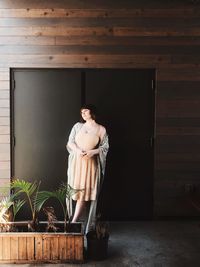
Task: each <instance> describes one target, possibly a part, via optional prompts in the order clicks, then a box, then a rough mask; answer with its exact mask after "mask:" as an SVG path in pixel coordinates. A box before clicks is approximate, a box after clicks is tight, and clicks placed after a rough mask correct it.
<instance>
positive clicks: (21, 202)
mask: <svg viewBox="0 0 200 267" xmlns="http://www.w3.org/2000/svg"><path fill="white" fill-rule="evenodd" d="M25 203H26V201H25V200H20V199H18V200H16V201H14V202H13V219H15V217H16V215H17V213H18V212H19V210H20V209H21V207H22V206H23V205H24V204H25Z"/></svg>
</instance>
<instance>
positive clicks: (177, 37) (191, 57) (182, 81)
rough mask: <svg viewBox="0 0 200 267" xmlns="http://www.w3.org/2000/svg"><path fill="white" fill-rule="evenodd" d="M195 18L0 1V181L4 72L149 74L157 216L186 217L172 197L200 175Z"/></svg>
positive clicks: (189, 12)
mask: <svg viewBox="0 0 200 267" xmlns="http://www.w3.org/2000/svg"><path fill="white" fill-rule="evenodd" d="M199 16H200V9H199V6H198V5H195V1H184V3H180V1H178V0H177V1H166V2H165V3H163V2H162V1H160V2H159V1H139V0H136V1H131V0H125V1H96V0H94V1H81V0H56V1H53V0H48V1H36V2H35V1H30V0H15V1H11V0H7V1H0V24H1V27H0V178H1V179H3V180H4V179H8V181H9V178H10V167H9V166H10V139H9V135H10V120H9V116H10V112H9V109H10V99H9V96H10V93H9V90H10V81H9V79H10V68H15V67H16V68H17V67H19V68H145V69H146V68H153V69H156V79H157V84H156V85H157V86H156V114H155V117H156V119H155V122H156V129H155V136H156V141H155V153H156V155H155V158H156V162H155V172H154V173H155V181H156V184H155V192H154V193H155V214H162V215H163V214H165V211H166V214H168V215H169V214H170V212H171V214H173V215H174V214H176V212H178V214H182V215H184V214H189V211H186V209H190V207H189V206H187V205H186V204H185V203H184V201H183V200H180V199H177V198H176V196H177V197H183V196H184V192H183V191H181V188H182V187H183V186H184V183H185V182H188V181H189V179H191V182H195V183H196V182H197V177H198V175H199V174H200V170H199V156H198V155H199V153H198V151H199V149H200V145H199V141H198V139H199V135H200V127H199V125H200V124H199V123H200V121H199V118H200V108H199V106H200V90H199V88H200V87H199V86H200V65H199V60H200V56H199V54H200V50H199V47H200V20H199ZM165 174H166V176H165ZM163 177H165V180H164V182H163V179H164V178H163ZM171 180H173V181H174V182H175V183H172V182H171ZM163 191H164V193H165V196H164V197H162V192H163ZM178 192H179V193H180V195H178ZM181 201H182V202H181ZM184 205H185V208H186V209H184ZM178 210H179V211H178ZM184 210H185V211H184ZM67 238H68V239H69V240H70V244H71V245H67V248H66V251H64V250H63V252H62V253H63V255H64V254H65V253H66V254H69V256H70V257H71V258H73V257H74V255H72V254H71V253H72V250H73V247H74V240H73V239H72V238H71V237H67ZM40 241H41V240H39V239H38V240H37V242H40ZM65 241H66V240H65ZM65 241H64V239H63V240H62V242H63V243H62V242H61V244H59V246H63V244H64V243H65ZM27 242H28V241H27ZM52 242H53V241H52ZM45 246H46V247H48V246H49V244H48V241H47V243H44V248H45ZM75 246H76V244H75ZM77 246H78V245H77ZM41 251H42V248H41ZM41 251H38V252H37V253H38V257H39V258H41V257H42V255H41ZM47 251H48V250H47V249H46V252H45V253H46V257H48V255H47ZM63 255H61V256H63ZM63 257H64V256H63Z"/></svg>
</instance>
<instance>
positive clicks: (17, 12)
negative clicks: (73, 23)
mask: <svg viewBox="0 0 200 267" xmlns="http://www.w3.org/2000/svg"><path fill="white" fill-rule="evenodd" d="M55 4H56V3H55ZM37 6H38V3H37ZM0 8H1V5H0ZM199 13H200V12H198V10H197V9H195V8H189V7H187V8H163V9H161V8H151V9H150V8H149V9H148V8H137V9H131V8H117V9H112V8H109V9H98V8H94V9H90V8H87V9H86V8H84V9H83V8H82V9H63V8H43V7H42V8H37V9H34V8H16V9H12V8H1V9H0V17H3V18H61V17H64V18H80V17H81V18H82V17H83V18H94V17H99V18H121V17H125V18H127V17H130V18H133V17H142V18H145V17H157V18H163V17H164V18H169V17H170V18H173V17H175V18H177V17H179V18H186V17H198V15H199Z"/></svg>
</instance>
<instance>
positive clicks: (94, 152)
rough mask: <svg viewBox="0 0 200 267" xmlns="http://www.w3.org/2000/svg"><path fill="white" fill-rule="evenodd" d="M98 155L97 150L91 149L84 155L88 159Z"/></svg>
mask: <svg viewBox="0 0 200 267" xmlns="http://www.w3.org/2000/svg"><path fill="white" fill-rule="evenodd" d="M98 153H99V150H98V149H91V150H88V151H86V152H85V155H86V156H87V157H88V158H92V157H93V156H94V155H97V154H98Z"/></svg>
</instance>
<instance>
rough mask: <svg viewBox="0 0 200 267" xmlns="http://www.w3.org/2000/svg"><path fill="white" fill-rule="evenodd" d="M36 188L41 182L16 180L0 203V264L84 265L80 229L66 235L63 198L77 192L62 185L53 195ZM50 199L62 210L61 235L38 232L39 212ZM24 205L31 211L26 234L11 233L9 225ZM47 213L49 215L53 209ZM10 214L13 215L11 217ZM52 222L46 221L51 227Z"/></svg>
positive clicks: (82, 237)
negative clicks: (8, 194) (55, 201)
mask: <svg viewBox="0 0 200 267" xmlns="http://www.w3.org/2000/svg"><path fill="white" fill-rule="evenodd" d="M39 186H40V182H39V183H37V182H34V183H30V182H26V181H23V180H19V179H17V180H14V181H13V182H12V183H11V186H10V187H11V188H12V191H13V192H12V194H11V196H10V197H7V198H4V199H3V200H2V201H1V202H0V227H1V228H0V229H1V230H2V232H1V233H0V263H30V262H33V263H35V262H51V263H55V262H56V263H57V262H83V251H84V234H83V231H82V227H81V228H80V231H79V232H77V233H72V232H70V233H68V232H66V230H67V227H66V225H67V220H68V222H70V218H68V215H67V214H68V212H67V209H68V207H67V204H66V198H67V199H70V197H71V196H72V195H73V194H74V193H76V190H74V189H73V188H71V187H70V186H69V185H68V184H62V185H61V186H60V187H59V188H58V189H57V190H55V191H53V192H51V191H39ZM51 197H53V198H56V199H57V200H58V201H59V202H60V204H61V207H62V209H63V213H64V222H62V223H63V224H64V226H65V227H64V231H63V232H39V226H40V222H39V221H38V213H39V211H40V210H41V209H42V207H43V205H44V203H45V202H46V201H47V200H48V199H49V198H51ZM21 198H22V199H21ZM25 203H27V204H28V207H29V208H30V210H31V221H30V222H28V223H29V224H30V227H29V229H28V230H29V232H28V231H26V232H16V231H15V232H14V233H13V232H12V230H14V229H13V227H8V225H10V224H16V222H13V220H15V216H16V214H17V212H18V211H19V210H20V208H22V206H23V205H24V204H25ZM11 210H12V212H11ZM48 211H49V209H48ZM50 211H51V212H52V209H51V210H50ZM10 214H13V215H12V216H10ZM55 219H56V217H53V220H55ZM10 220H11V221H12V222H10ZM53 220H50V221H49V222H50V223H51V227H52V225H53V224H52V223H54V221H53ZM20 223H21V222H19V224H20ZM26 223H27V222H26ZM2 226H3V227H2ZM53 229H56V228H53ZM30 231H31V232H30Z"/></svg>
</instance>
